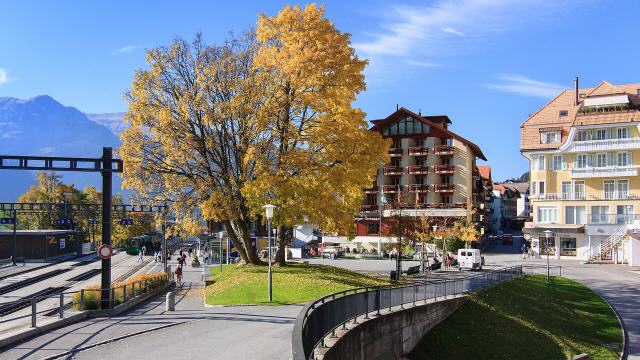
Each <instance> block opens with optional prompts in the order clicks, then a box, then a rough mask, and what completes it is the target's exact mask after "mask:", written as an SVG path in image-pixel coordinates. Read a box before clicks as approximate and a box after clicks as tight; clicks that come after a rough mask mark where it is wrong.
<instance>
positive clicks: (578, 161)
mask: <svg viewBox="0 0 640 360" xmlns="http://www.w3.org/2000/svg"><path fill="white" fill-rule="evenodd" d="M573 167H575V168H576V169H584V168H586V167H587V154H576V155H573Z"/></svg>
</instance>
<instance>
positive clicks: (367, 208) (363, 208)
mask: <svg viewBox="0 0 640 360" xmlns="http://www.w3.org/2000/svg"><path fill="white" fill-rule="evenodd" d="M378 210H379V206H378V205H369V204H367V205H360V211H378Z"/></svg>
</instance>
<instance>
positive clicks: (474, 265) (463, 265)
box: [458, 249, 482, 270]
mask: <svg viewBox="0 0 640 360" xmlns="http://www.w3.org/2000/svg"><path fill="white" fill-rule="evenodd" d="M462 269H469V270H476V269H478V270H482V256H481V255H480V250H479V249H458V270H462Z"/></svg>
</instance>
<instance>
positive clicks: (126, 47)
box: [109, 45, 136, 55]
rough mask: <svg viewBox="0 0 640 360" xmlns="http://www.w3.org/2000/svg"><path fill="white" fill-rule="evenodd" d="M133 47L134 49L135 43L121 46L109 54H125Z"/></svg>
mask: <svg viewBox="0 0 640 360" xmlns="http://www.w3.org/2000/svg"><path fill="white" fill-rule="evenodd" d="M135 49H136V46H135V45H129V46H125V47H121V48H120V49H117V50H114V51H112V52H110V53H109V55H119V54H126V53H130V52H132V51H133V50H135Z"/></svg>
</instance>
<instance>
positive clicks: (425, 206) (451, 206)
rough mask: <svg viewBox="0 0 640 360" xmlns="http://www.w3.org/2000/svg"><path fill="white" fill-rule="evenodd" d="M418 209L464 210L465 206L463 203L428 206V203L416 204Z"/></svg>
mask: <svg viewBox="0 0 640 360" xmlns="http://www.w3.org/2000/svg"><path fill="white" fill-rule="evenodd" d="M416 207H417V208H418V209H466V207H467V204H465V203H453V204H445V203H440V204H428V203H418V205H417V206H416Z"/></svg>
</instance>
